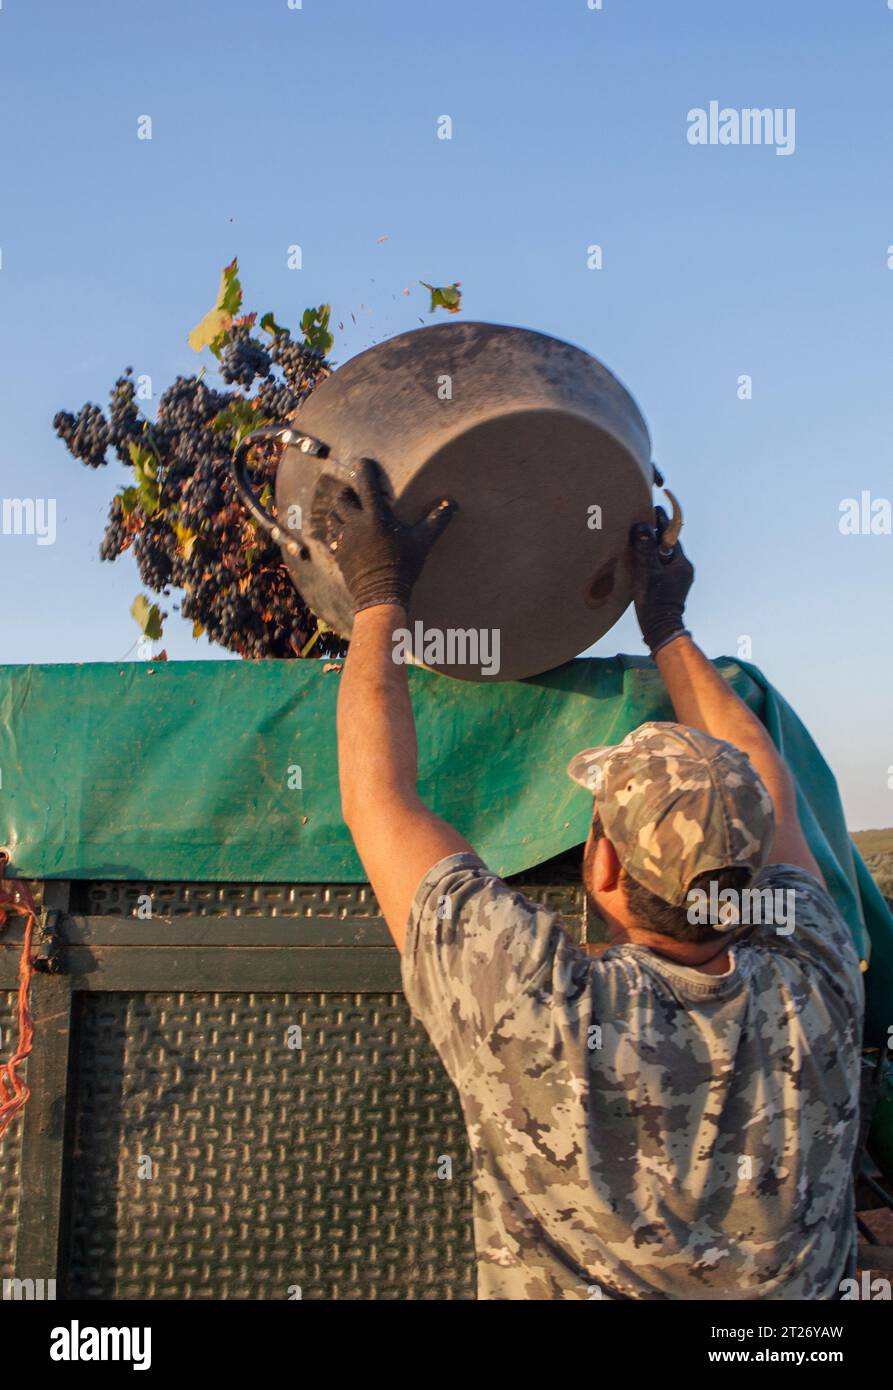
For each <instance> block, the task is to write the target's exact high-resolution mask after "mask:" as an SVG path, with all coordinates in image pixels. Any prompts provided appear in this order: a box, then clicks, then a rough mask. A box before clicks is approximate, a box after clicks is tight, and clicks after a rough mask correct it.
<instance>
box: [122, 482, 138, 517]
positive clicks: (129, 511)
mask: <svg viewBox="0 0 893 1390" xmlns="http://www.w3.org/2000/svg"><path fill="white" fill-rule="evenodd" d="M118 496H119V497H120V498H121V510H122V512H123V513H124V515H125V516H132V515H133V513H134V512H135V511H136V509H137V507H138V506H139V504H140V490H139V488H138V487H126V488H124V490H123V491H122V492H119V493H118Z"/></svg>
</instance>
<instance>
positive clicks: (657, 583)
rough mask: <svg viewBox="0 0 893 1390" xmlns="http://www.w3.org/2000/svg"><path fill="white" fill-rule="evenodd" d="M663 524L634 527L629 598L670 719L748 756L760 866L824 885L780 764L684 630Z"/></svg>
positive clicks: (678, 578)
mask: <svg viewBox="0 0 893 1390" xmlns="http://www.w3.org/2000/svg"><path fill="white" fill-rule="evenodd" d="M665 522H666V518H665V516H664V515H663V513H662V511H661V509H660V508H658V528H657V533H649V532H648V528H637V531H636V533H635V534H634V537H633V550H634V553H635V557H636V559H635V565H636V568H635V598H636V615H637V617H638V619H639V626H640V627H641V629H642V636H643V638H644V639H645V643H646V645H647V647H648V649H649V650H650V652H651V654H652V656H653V657H654V660H655V662H656V663H657V668H658V670H659V671H660V673H661V675H662V676H663V679H664V684H665V685H666V687H667V691H668V692H669V695H670V699H671V700H672V702H673V710H674V712H675V715H676V719H677V720H678V722H679V723H680V724H687V725H688V727H689V728H692V729H701V730H703V732H704V733H706V734H711V735H712V736H713V738H721V739H725V740H726V742H727V743H733V744H734V745H735V747H736V748H740V749H741V750H742V751H743V752H745V753H746V754H747V755H748V757H749V758H750V761H751V762H752V763H753V765H754V767H755V768H756V770H757V772H758V773H759V775H760V777H761V778H762V779H763V782H764V784H765V786H766V790H767V791H768V792H769V795H770V796H771V798H772V804H773V807H774V810H775V838H774V840H773V844H772V850H771V852H770V855H769V860H768V862H769V863H770V864H795V865H797V866H798V867H799V868H802V869H806V870H807V872H808V873H811V874H814V875H815V877H816V878H817V879H818V880H819V881H820V882H821V883H824V879H823V877H822V871H821V869H820V868H819V866H818V864H817V863H816V861H815V859H814V858H813V855H812V851H811V850H810V848H809V845H808V844H807V843H806V837H805V836H804V834H803V830H802V827H801V825H800V818H799V815H798V813H797V793H796V790H795V788H794V782H793V778H792V777H791V774H790V772H789V771H788V768H787V766H786V764H785V762H784V760H783V759H782V757H781V755H780V754H779V752H778V749H777V748H776V747H775V744H774V743H773V742H772V739H771V738H770V737H769V734H768V733H767V731H766V729H765V728H764V727H763V725H762V724H761V723H760V720H759V719H758V718H757V717H756V715H755V714H753V713H752V712H751V711H750V710H749V709H748V708H747V706H746V705H745V704H744V702H743V700H740V699H739V698H738V696H737V695H736V694H735V692H734V691H733V690H732V688H731V686H730V685H729V684H728V682H727V681H725V680H724V679H723V677H722V676H721V675H720V674H719V672H718V671H717V669H716V667H715V666H714V665H713V663H712V662H711V661H709V660H708V659H707V657H706V656H705V655H704V653H703V652H702V651H701V650H700V649H699V648H698V647H697V646H696V645H695V643H694V642H693V641H692V637H691V633H690V632H689V631H688V630H687V628H686V627H685V622H684V612H685V600H686V598H687V597H688V591H689V589H690V588H691V584H692V580H693V578H694V569H693V568H692V565H691V563H690V561H689V560H688V558H687V557H686V555H685V553H684V551H683V550H682V547H681V546H680V545H679V543H678V542H677V543H676V545H675V546H674V547H673V549H672V551H671V553H670V554H669V555H664V554H662V553H661V542H660V531H661V530H662V528H663V526H664V524H665Z"/></svg>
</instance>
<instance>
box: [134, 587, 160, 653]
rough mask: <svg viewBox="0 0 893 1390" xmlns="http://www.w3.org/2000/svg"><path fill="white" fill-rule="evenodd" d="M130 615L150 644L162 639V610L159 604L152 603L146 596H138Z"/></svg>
mask: <svg viewBox="0 0 893 1390" xmlns="http://www.w3.org/2000/svg"><path fill="white" fill-rule="evenodd" d="M130 615H131V617H132V618H133V619H134V621H135V622H136V624H137V626H138V627H139V628H140V629H141V631H142V633H143V636H144V637H148V638H149V641H150V642H157V641H159V639H160V638H161V632H162V624H161V610H160V608H159V607H158V604H157V603H150V602H149V600H148V599H147V598H146V595H145V594H137V596H136V598H135V599H134V600H133V603H132V604H131V605H130Z"/></svg>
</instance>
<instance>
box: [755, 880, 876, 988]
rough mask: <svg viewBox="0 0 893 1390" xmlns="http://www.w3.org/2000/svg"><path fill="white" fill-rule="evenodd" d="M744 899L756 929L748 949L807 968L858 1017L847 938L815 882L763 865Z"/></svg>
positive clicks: (854, 964) (854, 963)
mask: <svg viewBox="0 0 893 1390" xmlns="http://www.w3.org/2000/svg"><path fill="white" fill-rule="evenodd" d="M750 893H751V903H750V916H751V920H752V921H756V922H757V923H758V925H757V927H756V929H755V931H754V933H753V935H752V936H750V937H748V938H746V939H747V940H748V943H749V944H752V945H756V946H758V947H762V948H764V949H767V950H773V951H775V952H778V953H779V954H781V955H786V956H791V957H793V958H795V959H796V960H798V961H799V962H800V963H801V964H802V965H806V966H808V967H810V968H811V969H812V970H813V971H814V972H818V973H819V974H821V975H822V976H823V977H824V980H825V982H826V984H827V985H828V986H829V987H830V988H831V989H833V990H834V992H835V993H837V994H840V995H843V996H844V997H845V998H846V999H847V1001H848V1002H849V1003H850V1004H851V1005H852V1006H854V1007H856V1008H857V1009H858V1010H859V1011H861V1009H862V1004H863V998H864V986H863V981H862V973H861V969H860V965H859V956H858V953H857V951H856V947H855V945H854V943H853V937H852V933H851V931H850V929H849V927H848V926H847V924H846V921H845V920H844V917H843V915H842V914H841V912H840V910H839V908H838V907H837V905H836V904H835V902H834V899H833V898H832V897H831V895H830V893H829V892H828V891H827V889H826V888H824V887H823V885H822V884H821V883H820V882H819V880H818V879H817V878H815V876H814V875H813V874H810V873H808V872H807V871H806V870H805V869H801V868H798V867H797V866H795V865H793V864H769V865H767V867H766V868H765V869H763V870H762V872H761V873H760V874H759V875H758V876H757V878H756V879H755V880H754V882H753V884H752V885H751V888H750ZM757 894H759V895H760V896H759V900H758V899H757V896H756V895H757Z"/></svg>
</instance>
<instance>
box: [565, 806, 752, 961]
mask: <svg viewBox="0 0 893 1390" xmlns="http://www.w3.org/2000/svg"><path fill="white" fill-rule="evenodd" d="M592 836H593V839H594V840H595V841H596V842H597V841H599V840H603V839H604V838H605V830H604V826H603V825H602V823H601V819H600V817H599V814H598V812H597V811H596V812H595V813H594V814H593V817H592ZM617 857H618V858H619V857H620V856H619V854H618V856H617ZM620 872H621V874H622V875H623V880H622V881H623V886H624V887H625V889H626V896H627V901H628V902H629V910H630V912H632V913H633V915H634V916H635V917H636V918H637V919H638V921H639V923H640V925H641V926H643V927H647V929H648V930H649V931H656V932H660V933H661V935H662V936H671V937H672V938H673V939H674V941H715V940H716V938H717V931H716V928H715V927H713V926H711V925H710V923H709V922H690V921H689V920H688V913H689V910H690V907H689V904H688V903H687V902H686V903H683V904H682V906H681V907H677V906H676V905H675V903H668V902H666V901H665V900H664V899H663V898H659V897H658V896H657V894H656V893H652V892H651V891H650V889H648V888H643V887H642V885H641V883H639V882H638V880H637V879H634V878H633V877H632V875H631V874H628V873H627V872H626V869H625V868H624V867H623V865H622V864H621V866H620ZM752 878H753V875H752V873H751V871H750V869H748V868H744V867H742V866H741V865H736V866H735V867H733V868H728V869H707V870H706V871H705V872H704V873H702V874H696V875H695V877H694V878H693V879H692V881H691V883H690V884H689V885H688V891H689V893H691V892H693V891H695V890H696V889H698V888H700V889H703V891H704V892H705V893H708V894H709V892H710V885H711V883H715V884H716V890H717V893H722V891H723V889H724V888H733V889H734V890H735V891H736V892H738V893H740V892H741V891H742V890H743V889H744V888H746V887H747V885H748V884H749V883H750V882H751V880H752ZM587 887H588V885H587Z"/></svg>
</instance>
